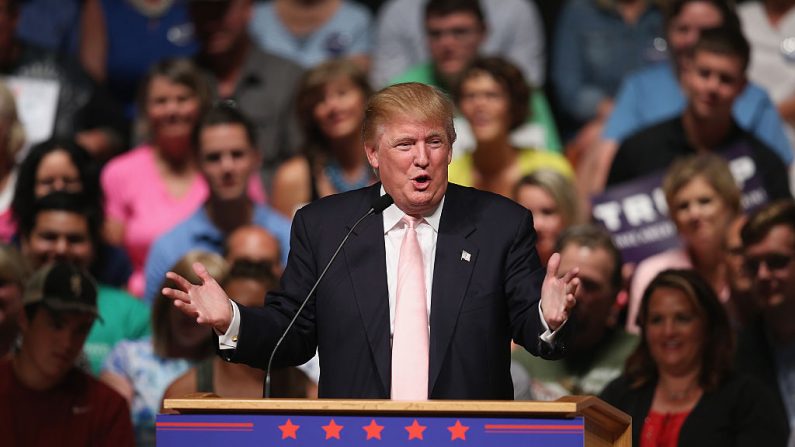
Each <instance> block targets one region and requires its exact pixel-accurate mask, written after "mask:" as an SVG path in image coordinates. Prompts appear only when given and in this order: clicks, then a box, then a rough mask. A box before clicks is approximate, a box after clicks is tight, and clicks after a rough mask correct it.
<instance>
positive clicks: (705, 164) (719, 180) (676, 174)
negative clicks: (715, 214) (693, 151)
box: [662, 154, 742, 215]
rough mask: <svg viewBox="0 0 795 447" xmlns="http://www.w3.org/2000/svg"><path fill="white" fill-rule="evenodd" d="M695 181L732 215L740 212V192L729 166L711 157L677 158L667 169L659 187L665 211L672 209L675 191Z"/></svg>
mask: <svg viewBox="0 0 795 447" xmlns="http://www.w3.org/2000/svg"><path fill="white" fill-rule="evenodd" d="M698 177H700V178H702V179H704V180H705V181H706V182H707V183H708V184H709V186H711V187H712V189H714V190H715V192H716V193H717V195H718V197H720V198H721V200H723V202H724V203H725V204H726V206H727V207H728V208H729V209H730V210H731V211H732V213H733V214H735V215H736V214H738V213H739V212H740V197H741V196H742V192H741V191H740V188H739V187H738V186H737V182H736V181H735V180H734V176H733V175H732V173H731V170H730V169H729V164H728V163H727V162H726V160H724V159H723V158H722V157H720V156H719V155H715V154H698V155H692V156H689V157H684V158H680V159H678V160H676V161H674V163H673V164H672V165H671V167H670V168H668V171H667V172H666V174H665V178H664V179H663V184H662V188H663V192H664V193H665V201H666V202H668V209H671V210H672V209H673V208H674V199H675V198H676V194H677V193H678V192H679V190H681V189H682V188H684V187H685V186H686V185H687V184H688V183H690V182H692V181H693V180H694V179H695V178H698Z"/></svg>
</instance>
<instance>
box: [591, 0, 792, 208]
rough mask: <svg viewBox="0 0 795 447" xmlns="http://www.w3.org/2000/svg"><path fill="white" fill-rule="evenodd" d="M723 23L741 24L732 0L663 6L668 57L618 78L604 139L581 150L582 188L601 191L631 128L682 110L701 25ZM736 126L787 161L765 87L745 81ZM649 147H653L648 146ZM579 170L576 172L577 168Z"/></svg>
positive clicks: (787, 149) (685, 1) (736, 106)
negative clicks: (619, 81) (617, 89)
mask: <svg viewBox="0 0 795 447" xmlns="http://www.w3.org/2000/svg"><path fill="white" fill-rule="evenodd" d="M719 26H725V27H729V28H732V29H737V28H739V20H738V18H737V15H736V14H735V12H734V10H733V9H732V7H731V3H730V2H726V1H725V0H674V1H672V2H671V3H670V4H669V5H668V8H667V10H666V23H665V27H666V28H665V30H666V41H667V43H668V49H669V52H670V55H671V58H670V60H669V61H668V62H664V63H659V64H655V65H653V66H650V67H647V68H644V69H640V70H638V71H637V72H635V73H632V74H630V75H629V76H628V77H627V78H626V79H625V80H624V81H623V82H622V84H621V87H620V88H619V91H618V94H617V96H616V101H615V104H614V107H613V111H612V112H611V114H610V117H609V118H608V121H607V123H606V124H605V129H604V131H603V133H602V141H601V142H600V143H598V144H597V145H596V146H594V147H593V148H591V150H589V151H588V152H587V154H586V155H585V156H584V159H583V164H582V168H581V172H583V173H586V174H587V175H583V176H581V183H586V184H587V185H586V184H584V185H581V188H582V189H583V190H584V191H586V190H587V191H586V192H588V193H589V194H592V193H597V192H601V191H602V189H604V185H605V183H606V181H607V175H608V172H609V171H610V163H611V162H612V160H613V159H614V158H615V155H616V150H617V148H618V145H619V144H620V143H622V142H623V141H624V140H626V139H627V138H628V137H629V136H631V135H632V134H635V133H636V132H638V131H640V130H642V129H644V128H646V127H648V126H651V125H654V124H657V123H659V122H661V121H664V120H666V119H670V118H671V117H674V116H677V115H679V114H681V113H682V112H683V111H684V110H685V108H686V106H687V98H686V96H687V94H686V86H684V83H683V82H682V81H683V80H684V79H685V75H686V73H685V71H686V69H687V67H688V66H689V64H690V62H689V60H690V58H691V54H692V50H693V47H694V45H695V44H696V42H697V41H698V39H699V35H700V33H701V31H703V30H705V29H708V28H713V27H719ZM731 110H732V116H733V118H734V120H735V121H736V123H737V126H738V127H739V128H741V129H743V130H744V131H746V132H748V133H750V134H752V135H754V136H755V137H756V138H757V139H759V140H761V141H763V142H765V143H766V144H767V145H768V146H769V147H770V148H771V149H773V150H774V151H775V153H776V154H777V155H778V156H779V157H780V158H781V160H783V161H784V163H785V164H787V165H789V164H790V163H791V162H792V160H793V154H792V148H791V147H790V144H789V142H788V141H787V137H786V135H785V134H784V130H783V125H782V122H781V118H780V117H779V115H778V112H777V111H776V108H775V105H774V104H773V102H772V101H770V98H769V97H768V95H767V93H766V92H765V91H764V90H763V89H761V88H759V87H758V86H756V85H755V84H753V83H745V82H744V83H743V88H741V89H740V92H739V96H738V97H737V100H736V101H735V102H734V104H733V107H732V109H731ZM649 152H651V151H649ZM578 172H580V171H579V170H578Z"/></svg>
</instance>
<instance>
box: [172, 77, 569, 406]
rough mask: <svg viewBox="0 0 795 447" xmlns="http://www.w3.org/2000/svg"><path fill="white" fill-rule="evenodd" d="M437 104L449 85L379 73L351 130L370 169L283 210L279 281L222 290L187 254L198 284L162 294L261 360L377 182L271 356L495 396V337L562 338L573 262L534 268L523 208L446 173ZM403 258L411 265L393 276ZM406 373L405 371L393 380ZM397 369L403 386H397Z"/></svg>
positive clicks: (500, 371) (349, 376)
mask: <svg viewBox="0 0 795 447" xmlns="http://www.w3.org/2000/svg"><path fill="white" fill-rule="evenodd" d="M452 117H453V106H452V104H451V103H450V101H449V100H448V99H447V98H446V97H445V96H444V95H442V94H441V93H439V92H438V91H437V90H435V89H434V88H432V87H429V86H426V85H423V84H416V83H410V84H398V85H395V86H392V87H388V88H386V89H384V90H382V91H381V92H379V93H377V94H376V95H375V96H374V97H373V98H372V99H371V100H370V102H369V104H368V107H367V112H366V116H365V124H364V129H363V137H364V142H365V143H364V146H365V152H366V154H367V157H368V160H369V162H370V164H371V166H372V167H373V168H374V169H376V170H377V171H378V174H379V177H380V179H381V182H382V183H381V184H376V185H374V186H372V187H369V188H365V189H361V190H357V191H353V192H350V193H345V194H339V195H336V196H332V197H329V198H327V199H323V200H319V201H317V202H315V203H312V204H310V205H308V206H306V207H304V208H303V209H301V210H299V211H298V213H297V214H296V216H295V220H294V222H293V229H292V239H291V251H290V256H289V260H288V263H287V268H286V269H285V271H284V276H283V278H282V287H281V289H282V290H281V291H279V292H276V293H272V294H269V295H268V297H267V300H266V301H267V304H266V306H265V307H263V308H258V309H249V308H244V307H243V306H238V305H236V304H234V303H233V302H231V301H229V299H228V298H227V296H226V294H225V293H224V292H223V290H221V288H220V287H219V286H218V285H217V283H216V282H215V281H214V280H213V279H212V278H211V277H210V276H209V275H207V273H206V271H205V270H204V269H203V268H202V267H201V266H200V265H197V266H196V271H197V273H198V274H199V276H200V277H201V278H202V280H203V284H201V285H192V284H190V283H188V282H187V281H185V280H184V279H183V278H181V277H179V276H178V275H175V274H174V273H169V274H168V277H169V278H172V279H173V280H175V281H176V282H177V284H179V289H166V290H164V294H165V295H166V296H168V297H170V298H173V299H174V300H175V305H177V306H178V307H179V308H180V309H182V310H183V311H184V312H186V313H188V314H190V315H194V316H196V317H197V321H198V322H200V323H203V324H207V325H210V326H212V327H213V328H214V329H215V331H216V332H217V333H218V334H219V343H220V345H221V350H222V353H223V355H224V356H226V357H228V358H229V359H230V360H231V361H235V362H244V363H247V364H250V365H254V366H259V367H265V366H266V364H267V361H268V355H269V354H270V352H271V351H272V350H273V347H274V345H275V344H276V341H277V339H278V338H279V336H280V335H281V333H282V332H283V331H284V329H285V328H286V327H287V325H288V323H289V321H290V319H291V318H292V317H293V315H295V313H296V312H297V310H298V307H299V306H300V304H301V301H302V299H303V298H304V297H305V296H306V295H307V294H308V293H309V291H310V289H311V287H312V285H313V284H314V282H315V281H316V279H317V278H318V276H319V275H320V272H321V271H322V269H323V267H324V266H325V265H326V263H327V262H328V260H329V259H330V258H331V256H332V254H333V253H334V251H335V249H336V246H337V244H338V243H339V241H340V240H342V238H343V237H344V236H345V234H346V233H347V232H348V230H349V229H350V228H352V225H353V224H354V223H355V222H356V220H357V219H358V218H359V217H360V216H363V215H364V214H365V213H367V211H368V209H370V208H371V206H372V204H373V201H374V200H375V199H376V198H378V197H379V196H380V195H381V194H383V193H388V194H389V195H390V196H391V197H392V198H393V199H394V205H392V206H389V207H388V208H386V209H385V210H384V211H383V213H381V215H377V214H376V215H371V216H369V217H366V218H364V220H363V221H362V222H361V223H360V225H359V226H358V227H356V229H355V230H354V232H353V233H352V234H351V237H350V239H349V240H348V241H347V245H345V247H344V248H343V249H342V252H341V256H340V257H339V259H337V260H336V261H335V263H334V264H333V265H332V266H331V267H330V269H329V270H328V272H327V275H326V276H325V278H324V279H323V280H322V281H321V282H320V284H319V286H318V288H317V290H316V291H315V293H314V295H313V298H312V299H311V300H310V301H309V303H308V305H307V306H306V308H304V309H303V311H302V312H301V315H300V317H299V318H298V320H297V321H296V325H295V327H293V328H292V329H291V331H290V333H289V335H288V336H287V337H286V338H285V340H284V343H283V345H282V346H281V347H280V348H279V351H278V354H277V356H276V360H275V366H285V365H293V364H300V363H302V362H304V361H306V360H307V359H309V358H310V357H311V356H312V355H313V354H314V353H315V350H316V348H317V350H318V352H319V355H320V369H321V378H320V389H319V395H320V397H332V398H390V397H391V398H393V399H426V398H431V399H511V398H512V396H513V389H512V384H511V377H510V372H509V368H510V341H511V340H514V341H515V342H517V343H518V344H520V345H522V346H524V347H525V348H526V349H528V350H529V351H530V352H532V353H533V354H535V355H540V356H543V357H547V358H558V357H560V356H562V355H563V354H564V352H565V349H566V347H565V342H566V332H567V330H569V329H571V325H570V324H569V325H565V328H563V326H564V323H565V322H566V320H567V319H568V317H569V314H570V312H571V310H572V308H573V306H574V304H575V300H574V292H575V291H576V288H577V285H578V281H579V280H578V279H577V278H576V274H577V269H573V270H571V271H569V272H567V273H566V274H565V275H563V276H561V277H560V278H559V277H558V276H557V267H558V264H559V261H560V259H559V256H558V255H557V254H556V255H553V257H552V258H551V259H550V262H549V266H548V267H549V269H548V272H547V274H546V275H545V272H544V269H543V267H542V266H541V264H540V262H539V259H538V254H537V253H536V250H535V233H534V231H533V223H532V217H531V215H530V213H529V212H527V211H526V210H525V209H524V208H522V207H521V206H519V205H517V204H515V203H513V202H511V201H509V200H507V199H505V198H502V197H500V196H497V195H494V194H491V193H486V192H481V191H477V190H474V189H471V188H463V187H460V186H457V185H452V184H448V182H447V165H448V163H449V162H450V159H451V156H452V153H451V147H452V143H453V141H454V140H455V131H454V130H453V124H452ZM415 238H416V242H412V243H414V244H417V245H418V251H419V252H418V253H415V254H416V257H415V258H412V259H416V261H413V264H414V265H413V266H414V267H416V271H412V272H411V273H406V272H407V271H409V270H410V267H411V266H405V263H404V262H403V261H404V259H408V258H407V257H406V258H404V248H405V247H404V245H405V243H406V241H413V240H414V239H415ZM405 256H408V255H405ZM406 269H409V270H406ZM413 274H418V275H419V276H417V277H414V278H415V279H413V280H410V281H406V279H405V278H407V277H410V275H413ZM416 278H419V279H416ZM542 283H543V286H542ZM418 285H419V286H420V287H419V292H418V293H416V294H415V295H420V300H421V303H422V305H421V306H419V309H418V308H417V307H414V308H412V309H411V311H413V312H415V313H412V314H411V315H418V316H417V319H415V320H412V321H408V323H417V320H419V322H420V323H419V324H417V325H415V326H414V328H418V330H417V331H414V333H411V334H408V336H409V337H413V336H415V335H416V336H418V338H417V340H418V341H413V340H415V339H414V338H411V340H412V341H410V342H409V343H408V346H409V349H408V351H409V352H408V353H406V352H404V351H402V350H398V349H397V348H398V346H401V347H402V346H403V343H404V342H405V339H404V337H407V331H406V330H405V329H404V328H405V327H406V324H407V320H409V319H408V318H406V315H409V313H408V312H410V311H407V310H406V307H404V305H403V303H405V302H408V300H410V299H412V298H410V297H409V298H404V297H406V296H407V294H406V292H405V290H406V289H407V288H411V287H414V286H418ZM401 289H403V291H401ZM230 303H232V304H231V305H230ZM417 311H419V313H416V312H417ZM398 351H401V352H400V353H398ZM406 355H407V356H408V357H411V356H414V357H413V358H407V357H406ZM406 365H409V367H408V368H403V367H404V366H406ZM406 369H408V371H406ZM407 374H408V375H409V376H411V374H415V375H414V376H413V377H412V378H411V380H408V381H407V380H406V378H407V376H406V375H407ZM406 382H410V384H414V385H417V384H418V385H419V386H417V387H415V388H418V390H413V391H412V392H409V393H404V392H403V391H402V389H401V388H400V387H402V386H404V385H405V384H406ZM412 393H414V394H412Z"/></svg>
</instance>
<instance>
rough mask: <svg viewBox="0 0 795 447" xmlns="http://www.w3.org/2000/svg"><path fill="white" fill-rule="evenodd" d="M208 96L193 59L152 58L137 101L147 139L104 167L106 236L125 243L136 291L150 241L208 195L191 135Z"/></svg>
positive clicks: (255, 188) (255, 193) (256, 191)
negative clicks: (191, 60)
mask: <svg viewBox="0 0 795 447" xmlns="http://www.w3.org/2000/svg"><path fill="white" fill-rule="evenodd" d="M209 97H210V93H209V87H208V85H207V81H206V80H205V78H204V76H203V75H202V73H201V71H200V70H199V69H198V68H197V67H196V66H195V65H194V64H193V63H192V62H190V61H189V60H187V59H170V60H164V61H162V62H160V63H158V64H156V65H154V66H153V67H152V69H151V70H150V71H149V74H148V75H147V77H146V78H145V79H144V81H143V88H142V89H141V95H140V98H139V101H138V107H139V111H140V112H139V113H141V114H142V116H143V118H144V119H143V122H144V124H145V126H146V130H147V132H146V133H147V134H148V135H149V138H148V140H147V142H145V143H144V144H142V145H140V146H138V147H136V148H134V149H132V150H131V151H129V152H127V153H125V154H123V155H120V156H118V157H116V158H114V159H113V160H111V161H110V162H108V164H107V165H106V166H105V169H104V170H103V171H102V177H101V181H102V188H103V190H104V191H105V198H106V214H107V223H106V227H105V237H106V238H107V239H108V241H109V242H111V243H115V244H118V245H121V246H123V247H124V248H125V249H126V250H127V253H128V254H129V256H130V260H131V261H132V264H133V274H132V276H131V277H130V282H129V284H128V289H129V291H130V293H132V294H133V295H136V296H141V295H142V294H143V291H144V275H143V266H144V262H145V261H146V255H147V253H148V252H149V247H150V245H151V244H152V243H153V242H154V241H155V239H157V238H158V237H159V236H160V235H162V234H163V233H165V232H166V231H168V230H169V229H171V227H173V226H174V225H176V224H177V223H179V222H181V221H182V220H184V219H186V218H187V217H188V216H190V215H191V214H192V213H193V212H194V211H195V210H196V209H197V208H198V207H199V206H200V204H201V203H203V202H204V200H205V199H206V198H207V195H208V189H207V184H206V182H205V180H204V177H202V175H201V173H200V172H199V171H198V168H197V163H196V159H195V151H194V147H193V142H192V134H193V131H194V129H195V127H196V124H197V123H198V120H199V118H200V116H201V114H202V113H203V112H204V110H205V109H206V108H207V106H208V103H209ZM252 180H253V181H252V183H251V185H249V193H250V194H251V196H252V199H254V200H256V201H258V202H262V201H264V192H263V190H262V186H261V184H260V183H259V179H258V178H255V179H252Z"/></svg>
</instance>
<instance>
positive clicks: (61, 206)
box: [19, 192, 149, 374]
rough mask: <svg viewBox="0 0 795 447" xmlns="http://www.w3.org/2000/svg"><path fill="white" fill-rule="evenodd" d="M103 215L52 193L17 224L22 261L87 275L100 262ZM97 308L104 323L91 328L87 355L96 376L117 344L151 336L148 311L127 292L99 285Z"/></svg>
mask: <svg viewBox="0 0 795 447" xmlns="http://www.w3.org/2000/svg"><path fill="white" fill-rule="evenodd" d="M101 227H102V209H101V208H95V207H93V206H92V205H91V204H90V203H89V202H88V201H86V199H85V198H84V197H82V196H80V195H77V194H70V193H66V192H54V193H51V194H48V195H46V196H44V197H42V198H41V199H38V200H36V201H35V203H34V205H33V208H32V210H31V212H30V215H29V217H27V218H26V219H24V220H21V221H20V223H19V230H20V243H21V246H22V255H23V256H24V258H25V261H26V262H27V264H28V265H30V266H31V267H33V268H39V267H41V266H44V265H47V264H50V263H52V262H54V261H59V260H66V261H69V262H72V263H74V264H76V265H78V266H80V267H81V268H85V269H89V268H90V267H91V266H93V265H95V264H96V263H97V262H101V259H99V258H98V253H97V247H98V246H99V243H100V242H99V241H100V238H101V236H100V231H101ZM97 294H98V295H97V307H98V309H99V314H100V316H101V317H102V322H97V323H96V324H94V326H93V327H92V328H91V332H90V333H89V334H88V338H87V339H86V343H85V355H86V359H87V360H88V366H89V368H90V370H91V372H92V373H94V374H99V371H100V368H101V367H102V362H103V361H104V360H105V357H106V356H107V355H108V353H110V351H111V349H113V347H114V346H115V345H116V343H118V342H120V341H122V340H135V339H138V338H141V337H144V336H146V335H147V334H148V333H149V308H148V307H147V306H146V305H145V304H144V303H142V302H140V301H139V300H137V299H135V298H133V297H132V296H130V295H128V294H127V293H126V292H124V291H122V290H120V289H117V288H114V287H111V286H109V285H108V284H107V283H104V282H103V281H102V280H101V279H100V280H98V281H97Z"/></svg>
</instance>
